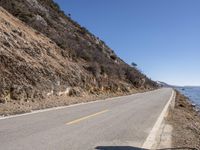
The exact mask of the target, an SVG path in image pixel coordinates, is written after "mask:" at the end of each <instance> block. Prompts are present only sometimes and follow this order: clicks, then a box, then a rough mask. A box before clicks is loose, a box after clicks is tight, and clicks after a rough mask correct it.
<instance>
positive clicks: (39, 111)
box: [0, 89, 159, 120]
mask: <svg viewBox="0 0 200 150" xmlns="http://www.w3.org/2000/svg"><path fill="white" fill-rule="evenodd" d="M157 90H159V89H157ZM157 90H153V91H157ZM153 91H147V92H142V93H140V92H139V93H134V94H130V95H124V96H117V97H110V98H105V99H100V100H94V101H90V102H82V103H78V104H71V105H67V106H58V107H52V108H46V109H41V110H33V111H31V112H27V113H23V114H17V115H10V116H0V120H4V119H10V118H16V117H22V116H27V115H32V114H37V113H42V112H48V111H53V110H59V109H65V108H69V107H75V106H79V105H86V104H92V103H99V102H102V101H104V100H106V101H108V100H116V99H118V98H122V97H129V96H132V95H138V94H143V93H148V92H153Z"/></svg>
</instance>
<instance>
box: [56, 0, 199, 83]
mask: <svg viewBox="0 0 200 150" xmlns="http://www.w3.org/2000/svg"><path fill="white" fill-rule="evenodd" d="M55 1H56V2H57V3H58V4H59V5H60V7H61V9H62V10H64V11H65V12H66V14H68V13H70V14H71V17H72V18H73V19H74V20H76V21H77V22H79V23H80V24H81V25H82V26H85V27H86V28H87V29H88V30H89V31H91V32H92V33H93V34H95V35H96V36H98V37H100V38H101V39H102V40H104V41H105V42H106V43H107V45H108V46H109V47H111V48H112V49H113V50H114V51H115V53H116V54H117V55H118V56H119V57H121V58H122V59H123V60H124V61H125V62H127V63H128V64H130V63H131V62H135V63H137V64H138V66H139V68H140V69H141V70H142V71H143V72H144V73H145V74H147V75H148V76H149V77H150V78H152V79H153V80H159V81H164V82H167V83H169V84H173V85H200V8H199V6H200V1H199V0H55Z"/></svg>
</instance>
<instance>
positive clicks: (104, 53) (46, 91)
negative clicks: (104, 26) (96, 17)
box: [0, 0, 157, 112]
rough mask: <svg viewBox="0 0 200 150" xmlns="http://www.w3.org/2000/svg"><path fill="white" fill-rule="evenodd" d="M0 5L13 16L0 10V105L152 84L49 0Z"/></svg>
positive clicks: (15, 0)
mask: <svg viewBox="0 0 200 150" xmlns="http://www.w3.org/2000/svg"><path fill="white" fill-rule="evenodd" d="M0 5H1V6H3V7H4V8H6V9H7V10H8V11H9V12H11V13H12V14H13V15H14V16H15V17H14V16H12V15H11V14H10V13H8V12H7V11H6V10H4V9H3V8H0V45H1V48H0V63H1V64H0V103H1V104H4V105H7V104H9V103H12V104H16V103H17V104H19V105H20V104H21V102H27V101H32V102H37V101H45V100H47V99H50V97H51V98H52V97H54V99H55V100H56V99H58V98H59V97H60V96H63V95H66V96H68V97H71V96H79V97H80V96H83V97H84V96H87V95H100V94H101V95H106V94H111V93H119V92H120V93H124V94H126V93H128V92H130V91H131V90H132V89H134V90H149V89H153V88H156V87H157V85H156V83H155V82H153V81H151V80H150V79H148V78H147V77H146V76H145V75H143V74H142V73H140V72H139V71H138V70H137V69H135V68H133V67H130V66H129V65H127V64H126V63H124V62H123V61H122V60H121V59H120V58H118V57H117V56H116V55H115V53H114V52H113V51H112V50H111V49H110V48H109V47H108V46H107V45H105V43H104V42H103V41H101V40H99V39H98V38H97V37H95V36H94V35H92V34H91V33H90V32H89V31H87V30H86V29H85V28H83V27H81V26H80V25H78V24H77V23H76V22H74V21H73V20H71V19H70V18H69V17H68V16H65V15H64V13H63V12H62V11H60V9H59V7H58V5H56V4H55V3H54V2H53V1H51V0H9V1H7V0H1V1H0ZM17 18H18V19H20V20H21V21H20V20H18V19H17ZM19 102H20V103H19ZM1 104H0V105H1ZM0 107H1V106H0ZM35 108H36V107H35ZM8 109H9V108H8ZM2 112H3V111H2Z"/></svg>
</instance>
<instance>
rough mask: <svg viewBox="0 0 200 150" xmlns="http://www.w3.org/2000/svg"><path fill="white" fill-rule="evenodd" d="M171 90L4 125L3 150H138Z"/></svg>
mask: <svg viewBox="0 0 200 150" xmlns="http://www.w3.org/2000/svg"><path fill="white" fill-rule="evenodd" d="M171 95H172V89H170V88H163V89H159V90H155V91H151V92H146V93H140V94H134V95H130V96H123V97H118V98H113V99H108V100H105V101H97V102H94V103H87V104H83V105H76V106H73V107H66V108H62V109H57V110H50V111H45V112H41V113H34V114H29V115H24V116H18V117H12V118H7V119H1V120H0V149H2V150H95V149H97V150H115V149H116V150H120V149H122V150H136V147H142V145H143V143H144V142H145V139H146V138H147V137H148V135H149V133H150V131H151V129H152V128H153V126H154V124H155V122H156V121H157V119H158V117H159V115H160V114H161V112H162V110H163V109H164V107H165V105H166V104H167V102H168V101H169V99H170V97H171Z"/></svg>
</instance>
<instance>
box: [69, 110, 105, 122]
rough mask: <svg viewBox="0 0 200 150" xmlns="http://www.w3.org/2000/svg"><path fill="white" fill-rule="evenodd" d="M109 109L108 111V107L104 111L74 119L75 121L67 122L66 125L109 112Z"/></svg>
mask: <svg viewBox="0 0 200 150" xmlns="http://www.w3.org/2000/svg"><path fill="white" fill-rule="evenodd" d="M107 111H108V109H106V110H103V111H100V112H97V113H95V114H92V115H89V116H85V117H82V118H79V119H76V120H74V121H70V122H68V123H66V125H71V124H75V123H78V122H80V121H83V120H86V119H89V118H92V117H95V116H97V115H100V114H103V113H105V112H107Z"/></svg>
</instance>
